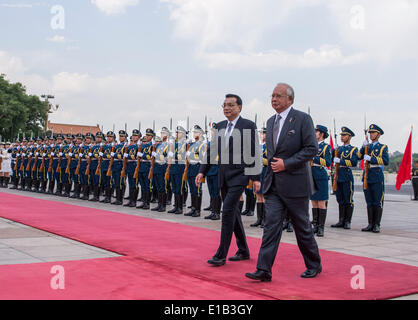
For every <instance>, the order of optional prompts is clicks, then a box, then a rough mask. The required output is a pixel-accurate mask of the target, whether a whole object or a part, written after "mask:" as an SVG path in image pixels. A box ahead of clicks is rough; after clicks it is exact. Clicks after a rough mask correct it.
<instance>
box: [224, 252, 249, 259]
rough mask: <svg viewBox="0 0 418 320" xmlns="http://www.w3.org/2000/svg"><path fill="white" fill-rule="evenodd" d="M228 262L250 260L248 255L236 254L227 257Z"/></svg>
mask: <svg viewBox="0 0 418 320" xmlns="http://www.w3.org/2000/svg"><path fill="white" fill-rule="evenodd" d="M228 260H229V261H241V260H250V256H249V255H244V254H242V253H237V254H236V255H235V256H232V257H229V259H228Z"/></svg>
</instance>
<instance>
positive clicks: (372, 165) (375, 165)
mask: <svg viewBox="0 0 418 320" xmlns="http://www.w3.org/2000/svg"><path fill="white" fill-rule="evenodd" d="M370 168H380V164H371V165H370Z"/></svg>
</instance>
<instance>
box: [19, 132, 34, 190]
mask: <svg viewBox="0 0 418 320" xmlns="http://www.w3.org/2000/svg"><path fill="white" fill-rule="evenodd" d="M35 150H36V147H35V140H34V139H33V138H30V139H29V140H28V142H27V146H26V149H25V150H24V153H23V158H22V163H21V166H20V168H19V174H21V175H22V177H23V178H22V182H21V183H22V190H25V191H32V183H33V180H32V166H33V161H32V160H33V159H34V158H35V155H34V153H35Z"/></svg>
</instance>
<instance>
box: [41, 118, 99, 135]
mask: <svg viewBox="0 0 418 320" xmlns="http://www.w3.org/2000/svg"><path fill="white" fill-rule="evenodd" d="M47 131H53V132H54V134H55V133H63V134H69V133H72V134H78V133H82V134H86V133H92V134H93V135H95V134H96V133H97V132H101V131H102V130H101V129H100V126H99V125H98V124H97V125H95V126H87V125H80V124H69V123H52V122H50V121H48V128H47Z"/></svg>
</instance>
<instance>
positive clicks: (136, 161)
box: [128, 159, 137, 162]
mask: <svg viewBox="0 0 418 320" xmlns="http://www.w3.org/2000/svg"><path fill="white" fill-rule="evenodd" d="M128 162H137V160H132V159H131V160H128Z"/></svg>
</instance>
